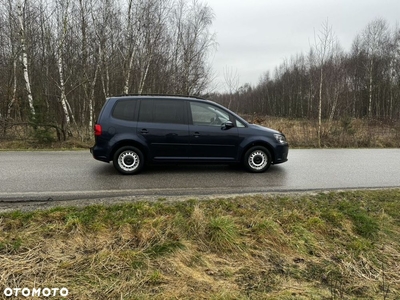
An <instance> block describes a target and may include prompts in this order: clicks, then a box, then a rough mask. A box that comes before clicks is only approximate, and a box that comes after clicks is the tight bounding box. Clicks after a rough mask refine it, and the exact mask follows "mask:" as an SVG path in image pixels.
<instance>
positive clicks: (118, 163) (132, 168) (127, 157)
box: [113, 146, 144, 175]
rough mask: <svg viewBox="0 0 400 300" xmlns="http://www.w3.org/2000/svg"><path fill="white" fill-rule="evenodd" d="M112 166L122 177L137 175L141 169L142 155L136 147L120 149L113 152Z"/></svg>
mask: <svg viewBox="0 0 400 300" xmlns="http://www.w3.org/2000/svg"><path fill="white" fill-rule="evenodd" d="M113 164H114V167H115V169H117V170H118V172H120V173H122V174H124V175H133V174H137V173H139V172H140V171H141V170H142V168H143V164H144V157H143V153H142V152H141V151H140V150H139V149H137V148H136V147H132V146H126V147H122V148H120V149H118V150H117V151H116V152H115V154H114V159H113Z"/></svg>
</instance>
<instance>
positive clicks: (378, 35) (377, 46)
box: [362, 19, 389, 118]
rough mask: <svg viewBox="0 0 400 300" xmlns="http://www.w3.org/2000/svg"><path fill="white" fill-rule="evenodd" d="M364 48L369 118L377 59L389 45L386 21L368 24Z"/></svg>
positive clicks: (364, 32)
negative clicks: (366, 59)
mask: <svg viewBox="0 0 400 300" xmlns="http://www.w3.org/2000/svg"><path fill="white" fill-rule="evenodd" d="M362 38H363V44H362V46H363V50H364V51H365V53H366V55H367V58H368V61H367V63H366V69H367V71H368V118H371V117H372V104H373V87H374V84H375V83H374V69H375V64H376V60H377V58H378V57H379V56H382V54H383V52H384V51H386V49H387V48H388V46H389V33H388V26H387V23H386V21H384V20H382V19H377V20H375V21H372V22H371V23H369V24H368V25H367V28H366V29H365V30H364V31H363V33H362Z"/></svg>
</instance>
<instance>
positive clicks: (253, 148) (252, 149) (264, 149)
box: [243, 146, 271, 173]
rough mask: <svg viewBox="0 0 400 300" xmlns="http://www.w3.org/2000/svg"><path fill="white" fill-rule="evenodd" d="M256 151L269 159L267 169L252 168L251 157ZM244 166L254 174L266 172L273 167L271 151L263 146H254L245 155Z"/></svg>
mask: <svg viewBox="0 0 400 300" xmlns="http://www.w3.org/2000/svg"><path fill="white" fill-rule="evenodd" d="M256 151H262V152H263V153H264V154H265V156H266V157H267V159H268V161H267V164H266V165H265V167H263V168H262V169H255V168H253V167H251V166H250V164H249V157H250V155H251V154H252V153H254V152H256ZM243 164H244V167H245V168H246V169H247V170H248V171H249V172H252V173H262V172H265V171H266V170H268V168H269V167H270V166H271V153H270V152H269V150H268V149H267V148H265V147H263V146H254V147H251V148H250V149H249V150H247V151H246V153H245V155H244V159H243Z"/></svg>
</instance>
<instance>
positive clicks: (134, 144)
mask: <svg viewBox="0 0 400 300" xmlns="http://www.w3.org/2000/svg"><path fill="white" fill-rule="evenodd" d="M126 146H132V147H136V148H138V149H139V150H140V151H141V152H142V154H143V156H144V161H146V160H147V159H148V156H147V151H146V150H147V147H146V146H144V145H143V144H142V143H140V142H138V141H135V140H121V141H118V142H117V143H115V144H114V146H113V147H112V150H111V152H110V158H111V160H112V159H113V157H114V154H115V152H117V151H118V149H120V148H122V147H126Z"/></svg>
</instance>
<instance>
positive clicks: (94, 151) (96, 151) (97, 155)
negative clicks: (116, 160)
mask: <svg viewBox="0 0 400 300" xmlns="http://www.w3.org/2000/svg"><path fill="white" fill-rule="evenodd" d="M90 153H91V154H92V156H93V158H94V159H96V160H100V161H103V162H106V163H108V162H110V160H109V159H108V157H107V156H106V155H105V154H104V153H103V152H102V151H101V150H99V149H97V148H96V146H93V147H90Z"/></svg>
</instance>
